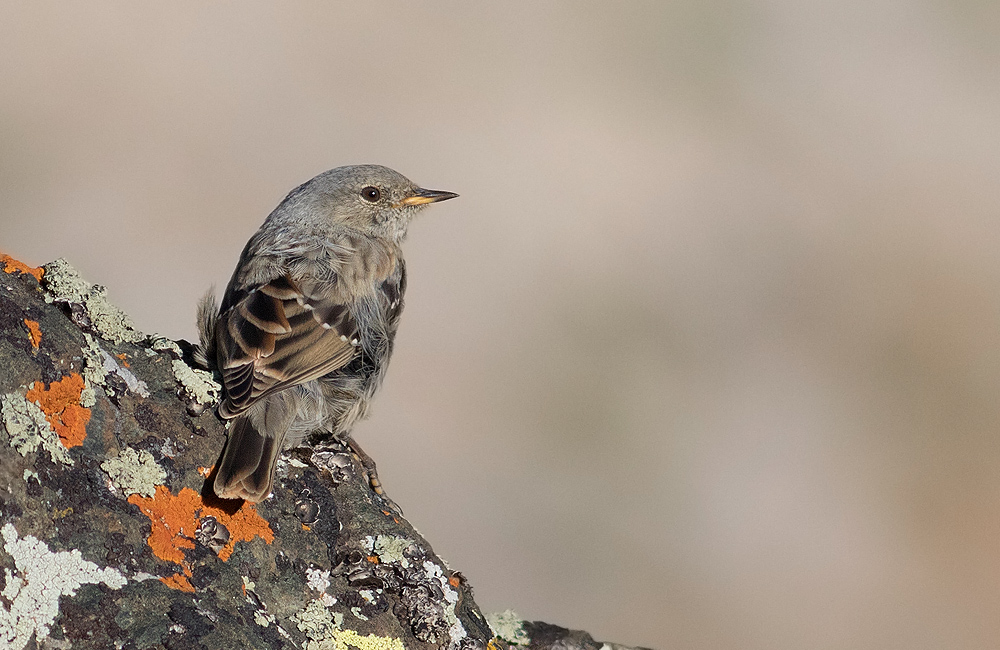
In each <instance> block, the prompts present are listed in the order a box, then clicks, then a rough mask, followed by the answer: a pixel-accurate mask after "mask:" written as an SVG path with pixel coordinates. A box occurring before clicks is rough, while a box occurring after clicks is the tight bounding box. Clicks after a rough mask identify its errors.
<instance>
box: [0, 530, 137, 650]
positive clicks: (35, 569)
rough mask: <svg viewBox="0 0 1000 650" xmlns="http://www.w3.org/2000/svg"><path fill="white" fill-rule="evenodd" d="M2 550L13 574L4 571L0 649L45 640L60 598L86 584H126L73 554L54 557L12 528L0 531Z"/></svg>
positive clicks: (114, 573) (16, 649) (120, 577)
mask: <svg viewBox="0 0 1000 650" xmlns="http://www.w3.org/2000/svg"><path fill="white" fill-rule="evenodd" d="M0 536H2V537H3V541H4V551H6V552H7V554H8V555H10V556H11V557H12V558H13V559H14V571H11V570H10V569H9V568H6V569H4V578H5V583H6V585H5V587H4V588H3V591H0V596H2V597H3V599H4V601H5V602H9V603H10V607H9V608H8V607H7V606H6V605H5V604H4V602H0V647H3V648H10V649H11V650H22V649H23V648H24V647H26V646H27V645H28V643H29V642H30V641H31V640H32V636H34V639H35V641H36V642H40V641H42V640H43V639H46V638H47V637H48V636H49V631H50V630H51V627H52V623H53V622H54V621H55V619H56V616H58V615H59V598H60V596H75V595H76V590H77V589H78V588H79V587H80V586H81V585H85V584H98V583H103V584H105V585H107V586H108V587H111V588H112V589H120V588H122V587H124V586H125V583H126V582H127V580H126V579H125V576H123V575H122V574H121V573H120V572H118V571H117V570H115V569H111V568H106V569H101V568H99V567H98V566H97V565H96V564H94V563H93V562H88V561H87V560H84V559H83V557H82V556H81V554H80V551H78V550H75V549H74V550H72V551H59V552H57V553H53V552H52V551H51V550H50V549H49V547H48V546H47V545H46V544H45V543H44V542H41V541H39V540H37V539H35V538H34V537H32V536H31V535H28V536H26V537H25V538H24V539H18V535H17V529H15V528H14V525H13V524H10V523H8V524H6V525H4V527H3V528H2V529H0Z"/></svg>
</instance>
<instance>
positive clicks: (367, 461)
mask: <svg viewBox="0 0 1000 650" xmlns="http://www.w3.org/2000/svg"><path fill="white" fill-rule="evenodd" d="M346 442H347V446H348V447H350V449H351V452H352V453H353V454H354V455H355V457H357V459H358V461H359V462H360V463H361V466H362V467H364V468H365V473H366V474H368V485H370V486H371V488H372V491H373V492H374V493H375V494H377V495H379V496H380V497H381V498H382V500H383V501H384V502H385V504H386V505H387V506H388V507H389V509H390V510H392V511H394V512H395V513H396V514H398V515H400V516H402V515H403V509H402V508H400V507H399V506H398V505H396V502H395V501H393V500H392V499H390V498H389V495H388V494H386V493H385V490H384V489H382V482H381V481H380V480H378V470H377V469H375V460H374V459H373V458H372V457H371V456H369V455H368V453H367V452H365V450H364V449H362V448H361V445H359V444H358V441H357V440H355V439H354V438H353V436H352V437H348V438H347V440H346Z"/></svg>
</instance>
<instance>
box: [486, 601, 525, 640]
mask: <svg viewBox="0 0 1000 650" xmlns="http://www.w3.org/2000/svg"><path fill="white" fill-rule="evenodd" d="M486 622H487V623H489V624H490V629H491V630H493V634H494V635H496V636H498V637H500V638H501V639H503V640H504V641H506V642H507V643H513V644H514V645H528V643H530V641H531V639H529V638H528V633H527V632H525V631H524V620H523V619H522V618H521V617H520V616H518V615H517V612H515V611H514V610H512V609H508V610H505V611H502V612H496V613H493V614H487V615H486Z"/></svg>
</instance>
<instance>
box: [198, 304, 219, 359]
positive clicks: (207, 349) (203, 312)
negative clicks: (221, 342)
mask: <svg viewBox="0 0 1000 650" xmlns="http://www.w3.org/2000/svg"><path fill="white" fill-rule="evenodd" d="M218 320H219V304H218V303H217V302H216V300H215V287H212V288H211V289H209V290H208V292H207V293H205V295H204V296H202V298H201V300H200V301H199V302H198V337H199V339H200V341H199V343H198V345H196V346H195V347H194V359H195V361H196V362H198V364H200V365H201V367H203V368H205V369H206V370H211V369H212V368H214V367H215V326H216V323H217V322H218Z"/></svg>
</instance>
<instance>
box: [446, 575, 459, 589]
mask: <svg viewBox="0 0 1000 650" xmlns="http://www.w3.org/2000/svg"><path fill="white" fill-rule="evenodd" d="M448 584H450V585H451V586H452V587H455V588H458V587H460V586H462V579H461V578H459V577H458V576H452V577H450V578H448Z"/></svg>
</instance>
